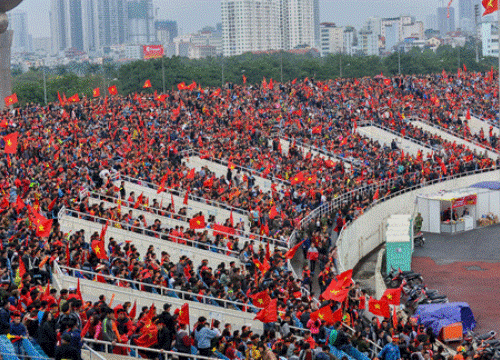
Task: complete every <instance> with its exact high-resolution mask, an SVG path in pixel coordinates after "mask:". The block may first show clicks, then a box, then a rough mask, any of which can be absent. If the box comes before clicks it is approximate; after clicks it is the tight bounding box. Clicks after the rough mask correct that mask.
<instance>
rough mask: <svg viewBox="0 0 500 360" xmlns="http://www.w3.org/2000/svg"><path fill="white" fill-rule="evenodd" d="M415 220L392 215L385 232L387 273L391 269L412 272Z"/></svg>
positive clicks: (406, 216) (410, 217)
mask: <svg viewBox="0 0 500 360" xmlns="http://www.w3.org/2000/svg"><path fill="white" fill-rule="evenodd" d="M412 240H413V218H412V216H411V215H409V214H408V215H392V216H391V217H389V219H387V225H386V231H385V247H386V250H385V251H386V264H387V273H389V272H390V271H391V268H394V269H401V270H403V271H408V270H411V255H412V252H413V241H412Z"/></svg>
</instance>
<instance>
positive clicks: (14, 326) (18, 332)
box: [10, 311, 28, 355]
mask: <svg viewBox="0 0 500 360" xmlns="http://www.w3.org/2000/svg"><path fill="white" fill-rule="evenodd" d="M10 334H11V335H13V336H22V337H25V336H26V335H27V334H28V330H27V329H26V326H24V324H23V323H21V313H20V312H19V311H16V312H14V315H13V317H12V321H11V322H10ZM22 343H23V342H22V341H15V342H13V343H12V344H13V345H14V349H15V350H16V354H17V355H22V353H23V350H22Z"/></svg>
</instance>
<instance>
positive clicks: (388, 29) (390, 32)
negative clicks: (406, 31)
mask: <svg viewBox="0 0 500 360" xmlns="http://www.w3.org/2000/svg"><path fill="white" fill-rule="evenodd" d="M384 33H385V51H392V49H393V48H394V47H395V46H396V45H397V44H398V42H399V28H398V26H397V25H396V24H390V25H386V26H384Z"/></svg>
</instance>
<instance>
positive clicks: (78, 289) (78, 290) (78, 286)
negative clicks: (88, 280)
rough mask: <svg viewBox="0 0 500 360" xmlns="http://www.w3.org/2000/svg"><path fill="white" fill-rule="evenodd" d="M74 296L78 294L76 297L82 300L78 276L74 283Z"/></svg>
mask: <svg viewBox="0 0 500 360" xmlns="http://www.w3.org/2000/svg"><path fill="white" fill-rule="evenodd" d="M76 296H78V299H80V301H81V302H83V297H82V290H81V288H80V278H78V281H77V283H76Z"/></svg>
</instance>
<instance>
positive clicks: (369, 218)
mask: <svg viewBox="0 0 500 360" xmlns="http://www.w3.org/2000/svg"><path fill="white" fill-rule="evenodd" d="M480 181H500V170H495V171H489V172H483V173H478V174H474V175H470V176H465V177H458V178H455V179H451V180H447V181H444V182H440V183H436V184H433V185H430V186H427V187H423V188H419V189H416V190H413V191H410V192H406V193H404V194H402V195H400V196H396V197H394V198H392V199H389V200H387V201H383V202H380V203H379V204H377V205H375V206H374V207H372V208H371V209H370V210H368V211H367V212H366V213H365V214H363V215H361V216H360V217H359V218H358V219H356V220H355V221H354V222H352V223H351V224H348V225H347V226H346V227H344V229H343V230H342V233H341V234H340V237H339V239H338V241H337V245H338V247H339V261H340V264H341V268H343V269H352V268H353V267H354V266H355V265H356V264H357V263H358V262H359V260H361V259H362V258H363V257H364V256H366V255H367V254H368V253H369V252H371V251H372V250H373V249H375V248H376V247H377V246H379V245H380V244H382V243H383V242H384V231H383V230H384V228H385V220H386V219H387V218H388V217H389V216H390V215H392V214H410V213H413V211H414V207H415V204H416V198H417V195H418V194H425V193H434V192H438V191H440V190H452V189H458V188H464V187H467V186H470V185H473V184H475V183H477V182H480Z"/></svg>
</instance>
